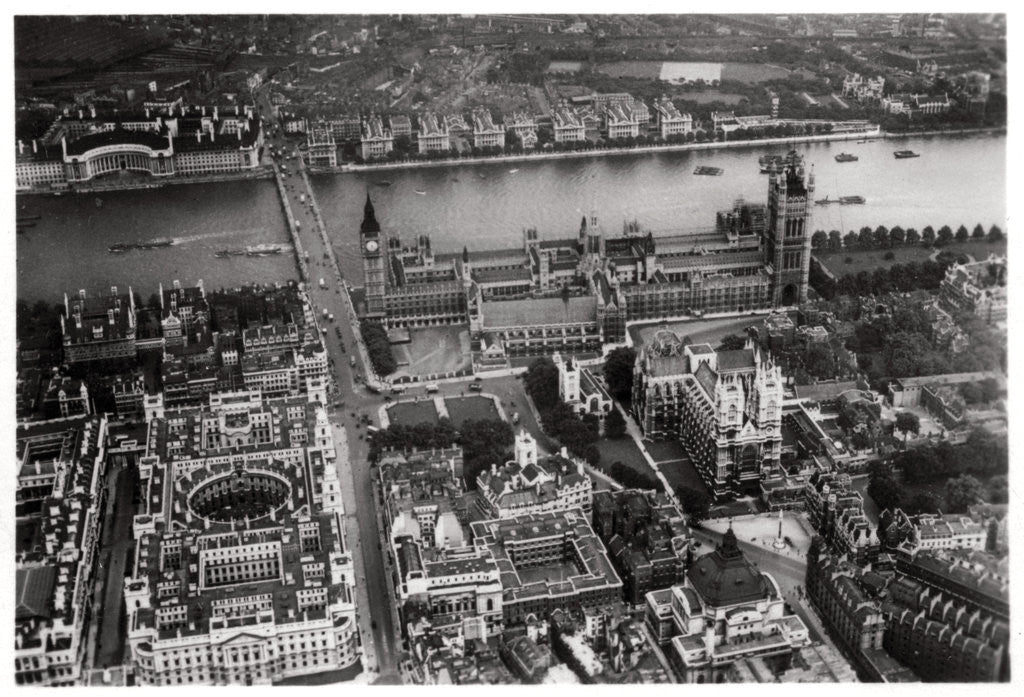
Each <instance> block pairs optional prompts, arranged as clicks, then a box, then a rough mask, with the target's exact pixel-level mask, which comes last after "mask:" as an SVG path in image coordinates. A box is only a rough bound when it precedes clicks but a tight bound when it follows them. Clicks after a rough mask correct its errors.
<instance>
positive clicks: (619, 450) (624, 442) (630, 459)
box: [595, 436, 657, 480]
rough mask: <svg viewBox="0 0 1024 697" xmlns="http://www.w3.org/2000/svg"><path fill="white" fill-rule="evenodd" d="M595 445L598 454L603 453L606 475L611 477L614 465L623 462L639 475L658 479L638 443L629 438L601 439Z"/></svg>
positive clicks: (602, 465)
mask: <svg viewBox="0 0 1024 697" xmlns="http://www.w3.org/2000/svg"><path fill="white" fill-rule="evenodd" d="M595 445H596V446H597V450H598V452H599V453H601V471H602V472H604V473H605V474H609V475H610V473H611V467H612V465H613V464H614V463H616V462H621V463H622V464H624V465H625V466H626V467H628V468H629V469H631V470H633V471H634V472H636V473H637V474H641V475H643V476H645V477H649V478H650V479H652V480H654V479H657V475H656V474H655V473H654V470H653V469H651V466H650V465H648V464H647V459H646V458H645V457H644V454H643V453H642V452H640V448H639V447H638V446H637V444H636V442H635V441H634V440H633V439H632V438H630V437H629V436H623V437H622V438H619V439H618V440H612V439H610V438H600V439H599V440H598V441H597V443H595Z"/></svg>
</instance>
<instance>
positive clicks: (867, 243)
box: [857, 225, 875, 249]
mask: <svg viewBox="0 0 1024 697" xmlns="http://www.w3.org/2000/svg"><path fill="white" fill-rule="evenodd" d="M857 242H858V243H860V248H861V249H874V248H875V233H874V232H873V231H872V230H871V228H869V227H867V226H866V225H865V226H864V227H862V228H861V229H860V234H859V235H857Z"/></svg>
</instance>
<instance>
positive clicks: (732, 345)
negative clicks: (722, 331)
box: [718, 334, 747, 351]
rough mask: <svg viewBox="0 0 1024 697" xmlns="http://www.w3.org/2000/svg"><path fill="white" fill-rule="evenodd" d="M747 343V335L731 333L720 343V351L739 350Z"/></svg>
mask: <svg viewBox="0 0 1024 697" xmlns="http://www.w3.org/2000/svg"><path fill="white" fill-rule="evenodd" d="M746 344H747V337H745V336H743V335H742V334H729V335H726V336H723V337H722V342H721V343H720V344H719V345H718V350H719V351H738V350H739V349H741V348H743V347H744V346H746Z"/></svg>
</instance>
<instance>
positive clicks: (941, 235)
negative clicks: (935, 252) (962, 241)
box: [935, 225, 953, 247]
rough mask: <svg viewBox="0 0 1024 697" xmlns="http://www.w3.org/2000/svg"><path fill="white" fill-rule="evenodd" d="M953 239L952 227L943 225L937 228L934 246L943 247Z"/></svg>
mask: <svg viewBox="0 0 1024 697" xmlns="http://www.w3.org/2000/svg"><path fill="white" fill-rule="evenodd" d="M952 241H953V229H952V228H951V227H949V226H948V225H943V226H942V227H940V228H939V232H938V235H937V236H936V237H935V246H936V247H944V246H946V245H947V244H949V243H950V242H952Z"/></svg>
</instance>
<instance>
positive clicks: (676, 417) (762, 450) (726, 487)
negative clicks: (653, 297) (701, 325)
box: [633, 331, 783, 498]
mask: <svg viewBox="0 0 1024 697" xmlns="http://www.w3.org/2000/svg"><path fill="white" fill-rule="evenodd" d="M782 384H783V383H782V373H781V369H780V368H779V367H778V366H776V365H775V364H774V363H772V361H771V358H770V357H764V356H762V354H761V352H760V351H759V350H758V349H757V348H745V349H740V350H737V351H715V350H714V349H712V348H711V347H710V346H709V345H707V344H699V345H696V346H683V345H682V342H681V341H680V340H679V338H678V337H676V336H675V335H674V334H672V333H671V332H668V331H662V332H658V334H657V335H656V336H655V337H654V339H653V340H652V341H651V343H649V344H648V345H647V346H645V347H644V348H643V349H641V351H640V352H639V353H638V354H637V359H636V364H635V367H634V378H633V409H634V416H635V417H636V419H637V422H638V424H639V425H640V427H641V429H642V430H643V432H644V434H645V436H646V437H648V438H656V439H666V438H670V439H674V438H679V439H680V441H681V443H682V445H683V447H684V448H685V449H686V451H687V455H688V456H689V458H690V461H691V462H692V463H693V465H694V466H695V467H696V469H697V472H698V473H699V474H700V476H701V478H702V479H703V480H704V483H705V484H706V485H707V487H708V489H709V491H710V492H712V494H713V495H714V496H715V497H716V498H722V497H727V496H732V495H738V494H740V493H741V492H742V491H745V490H748V489H750V488H751V487H755V486H757V485H758V483H759V481H760V480H761V477H762V475H765V474H769V473H772V472H774V471H777V470H778V467H779V460H780V455H781V446H782Z"/></svg>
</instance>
